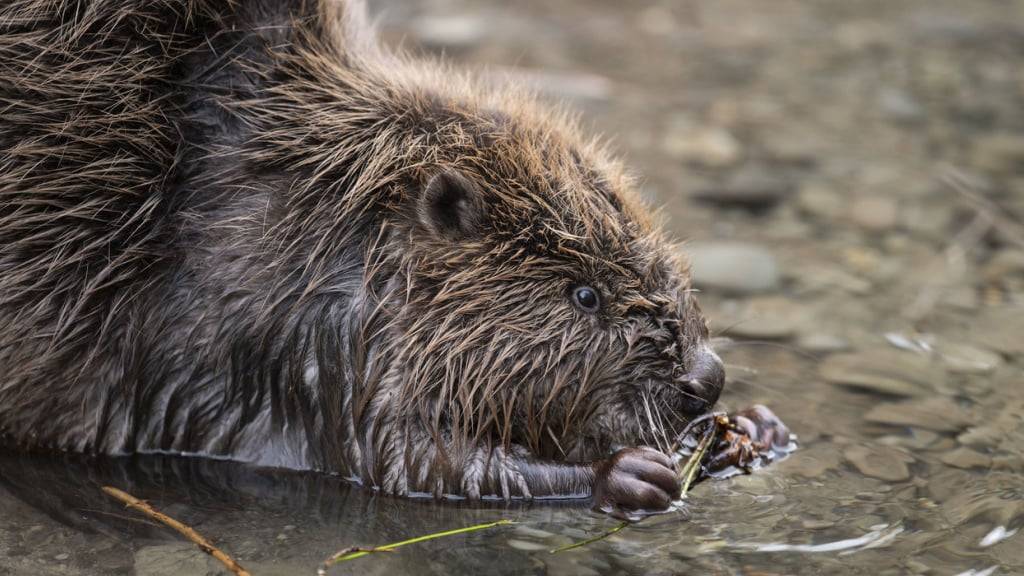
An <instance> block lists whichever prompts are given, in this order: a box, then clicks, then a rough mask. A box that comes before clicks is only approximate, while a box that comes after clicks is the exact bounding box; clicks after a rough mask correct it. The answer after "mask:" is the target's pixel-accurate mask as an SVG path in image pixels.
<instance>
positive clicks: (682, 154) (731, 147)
mask: <svg viewBox="0 0 1024 576" xmlns="http://www.w3.org/2000/svg"><path fill="white" fill-rule="evenodd" d="M662 146H663V148H664V150H665V152H666V153H668V154H669V155H670V156H672V157H674V158H678V159H680V160H683V161H685V162H690V163H693V164H698V165H701V166H706V167H709V168H724V167H727V166H732V165H733V164H736V163H737V162H738V161H739V159H740V157H741V155H742V153H743V151H742V148H741V146H740V143H739V141H737V140H736V138H735V137H734V136H733V135H732V134H730V133H729V132H728V131H727V130H725V129H722V128H717V127H697V128H689V127H686V126H678V125H677V126H676V127H675V128H674V129H670V130H669V132H668V133H667V134H666V135H665V139H664V141H663V142H662Z"/></svg>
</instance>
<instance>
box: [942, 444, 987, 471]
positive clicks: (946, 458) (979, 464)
mask: <svg viewBox="0 0 1024 576" xmlns="http://www.w3.org/2000/svg"><path fill="white" fill-rule="evenodd" d="M939 460H941V461H942V462H943V463H944V464H949V465H950V466H953V467H955V468H961V469H963V470H969V469H971V468H989V467H990V466H992V458H991V457H989V456H987V455H985V454H982V453H981V452H978V451H977V450H972V449H970V448H957V449H956V450H953V451H952V452H947V453H945V454H943V455H942V456H940V457H939Z"/></svg>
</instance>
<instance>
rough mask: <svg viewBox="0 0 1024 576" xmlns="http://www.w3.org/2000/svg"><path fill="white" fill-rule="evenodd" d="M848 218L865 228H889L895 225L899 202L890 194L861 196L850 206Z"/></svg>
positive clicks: (879, 229)
mask: <svg viewBox="0 0 1024 576" xmlns="http://www.w3.org/2000/svg"><path fill="white" fill-rule="evenodd" d="M850 218H851V219H852V220H853V221H854V222H855V223H856V224H857V225H859V226H861V227H862V228H865V229H867V230H871V231H876V232H878V231H883V230H889V229H891V228H893V227H894V226H896V222H897V219H898V218H899V203H898V202H897V201H896V199H895V198H894V197H892V196H884V195H880V194H877V195H875V194H873V195H870V196H862V197H859V198H856V199H855V200H854V201H853V204H852V205H851V206H850Z"/></svg>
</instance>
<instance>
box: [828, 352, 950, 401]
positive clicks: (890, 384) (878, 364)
mask: <svg viewBox="0 0 1024 576" xmlns="http://www.w3.org/2000/svg"><path fill="white" fill-rule="evenodd" d="M818 373H819V374H820V375H821V377H822V378H824V379H825V380H827V381H828V382H831V383H833V384H840V385H844V386H851V387H854V388H862V389H866V390H870V391H873V392H879V393H882V394H888V395H893V396H917V395H921V394H925V393H926V392H928V391H930V390H932V389H933V387H934V386H935V385H936V384H938V383H941V382H942V381H943V380H944V378H945V374H944V371H943V370H942V369H941V368H939V367H937V366H936V365H935V363H934V362H933V361H932V360H931V359H930V358H929V357H928V356H926V355H924V354H918V353H914V352H905V351H901V350H893V349H891V348H875V349H869V350H863V351H859V352H851V353H845V354H836V355H834V356H830V357H828V358H827V359H825V361H824V362H822V364H821V365H820V366H819V368H818Z"/></svg>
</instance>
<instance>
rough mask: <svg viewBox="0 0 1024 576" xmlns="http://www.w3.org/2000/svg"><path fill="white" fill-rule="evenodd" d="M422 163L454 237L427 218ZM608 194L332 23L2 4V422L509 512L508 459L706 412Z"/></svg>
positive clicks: (601, 442)
mask: <svg viewBox="0 0 1024 576" xmlns="http://www.w3.org/2000/svg"><path fill="white" fill-rule="evenodd" d="M439 173H450V174H458V175H461V176H459V177H461V178H464V179H465V180H466V181H468V182H470V183H471V185H470V187H471V189H472V190H471V192H472V193H471V195H470V198H469V208H468V212H467V213H466V214H464V215H463V216H464V217H465V218H464V220H463V221H461V223H460V226H463V227H464V229H462V228H459V229H458V230H454V231H453V230H446V229H444V227H443V226H441V225H439V223H438V222H436V221H434V220H432V217H431V214H430V212H429V211H425V209H424V206H423V198H422V196H423V191H424V189H425V188H426V187H427V186H428V183H429V182H431V179H432V178H434V177H436V176H437V175H438V174H439ZM634 190H635V185H634V183H633V182H632V181H631V180H630V179H629V178H628V177H627V176H626V175H625V174H624V172H623V170H622V168H621V167H620V165H619V164H618V163H617V162H615V161H614V160H613V159H611V158H610V157H609V155H608V154H607V152H606V150H604V149H603V148H602V146H600V145H599V144H597V143H595V142H594V141H591V140H586V139H584V138H582V137H581V136H580V134H579V133H578V130H577V127H576V125H575V123H574V122H573V120H572V119H571V118H570V117H568V116H567V115H566V114H564V113H561V112H557V111H556V112H552V111H549V110H548V109H546V108H545V107H543V106H540V105H538V104H537V103H536V102H535V101H534V99H533V98H532V97H530V96H529V95H528V94H526V93H524V92H522V91H518V90H514V89H509V88H507V87H506V88H504V89H502V90H482V89H480V87H479V86H478V85H477V84H475V83H474V82H473V81H472V79H471V78H469V77H467V76H465V75H463V74H462V73H459V72H456V71H454V70H452V69H451V68H449V67H447V66H445V65H443V64H440V63H436V62H426V61H423V60H419V59H411V58H408V57H406V56H403V55H396V54H394V53H392V52H390V51H387V50H385V49H382V48H380V47H378V45H377V44H376V42H375V40H374V39H373V37H372V33H371V31H370V27H369V26H368V25H367V24H366V23H365V22H364V21H363V18H362V16H361V11H360V9H359V7H358V6H355V7H353V6H352V4H351V3H344V2H331V1H327V0H324V1H322V2H313V1H310V2H301V1H298V0H296V1H294V2H270V1H257V0H237V1H236V2H233V3H227V2H214V1H212V0H211V1H209V2H204V1H200V0H161V1H157V2H150V1H143V0H106V1H100V0H80V1H72V0H13V1H9V2H6V3H5V5H4V7H3V8H0V367H2V368H0V370H2V371H0V432H2V433H3V435H4V437H5V438H6V440H7V442H8V443H11V444H15V445H17V446H20V447H23V448H25V449H36V450H38V449H60V450H74V451H82V452H95V453H111V454H123V453H136V452H154V451H157V452H159V451H167V452H176V453H177V452H185V453H198V454H204V455H212V456H223V457H228V458H233V459H239V460H246V461H253V462H258V463H263V464H271V465H280V466H290V467H299V468H314V469H321V470H328V471H332V472H337V473H341V474H344V475H346V476H350V477H354V478H358V479H360V480H362V481H363V482H366V483H370V484H374V485H377V486H380V487H382V488H383V489H385V490H387V491H390V492H395V493H407V492H411V491H428V492H434V493H438V494H440V493H457V494H467V495H470V496H480V495H482V494H484V495H486V494H488V493H498V494H499V495H504V496H505V497H508V496H510V495H517V494H520V495H523V492H526V489H525V488H523V487H522V486H519V487H518V488H517V486H516V482H517V479H516V475H515V474H514V473H513V474H511V475H509V474H505V472H502V473H501V474H499V475H498V476H495V477H492V476H493V475H492V476H488V474H489V473H488V472H487V470H490V469H491V468H493V465H492V461H497V462H500V461H502V459H506V458H509V457H510V456H511V455H514V454H518V455H520V456H528V457H529V458H530V459H536V460H538V461H548V460H550V461H558V462H584V461H588V460H592V459H595V458H598V457H601V456H602V455H604V454H605V453H607V451H608V450H609V448H610V447H611V446H613V445H618V444H629V445H635V444H649V445H654V446H662V447H663V448H664V447H666V446H667V444H668V443H669V441H670V439H671V438H672V436H673V435H674V433H675V431H677V430H678V429H680V428H681V427H682V425H684V424H685V422H686V417H687V416H686V415H687V414H688V413H691V412H693V408H692V403H693V401H694V400H700V401H701V402H704V404H707V405H709V404H711V403H713V402H714V400H715V398H717V395H718V390H717V389H707V390H701V389H694V388H693V387H692V384H693V383H692V382H691V381H690V380H688V379H687V378H686V374H687V372H688V370H689V368H690V364H691V363H692V362H693V355H694V354H695V352H694V351H695V350H697V349H698V348H699V347H700V346H702V345H703V344H702V343H703V342H704V341H705V340H706V338H707V329H706V326H705V323H704V320H703V318H702V316H701V315H700V313H699V311H698V309H697V307H696V302H695V300H694V298H693V297H692V294H691V290H690V287H689V279H688V278H689V276H688V271H687V269H686V266H685V264H684V263H683V262H681V261H680V260H679V259H678V258H677V256H676V254H675V250H673V249H672V247H671V245H670V244H668V243H667V242H666V241H665V240H664V239H663V238H662V237H661V236H660V234H659V232H658V230H657V227H656V226H655V225H654V224H653V223H652V221H651V219H650V217H649V216H648V213H647V211H646V209H645V208H644V207H643V206H642V204H641V203H640V202H639V200H638V198H637V196H636V193H635V192H634ZM441 224H443V223H441ZM577 285H588V286H593V287H595V288H597V289H598V290H599V291H600V293H601V295H602V306H601V310H600V311H599V312H598V313H596V314H586V313H584V312H582V311H581V310H579V309H578V308H577V307H574V306H573V305H572V303H571V302H570V299H569V295H570V293H571V290H572V288H573V287H574V286H577ZM702 405H703V404H702ZM704 407H706V406H704ZM503 470H504V469H503ZM513 472H514V470H513ZM494 478H498V479H497V480H495V479H494ZM525 495H528V494H525Z"/></svg>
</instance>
